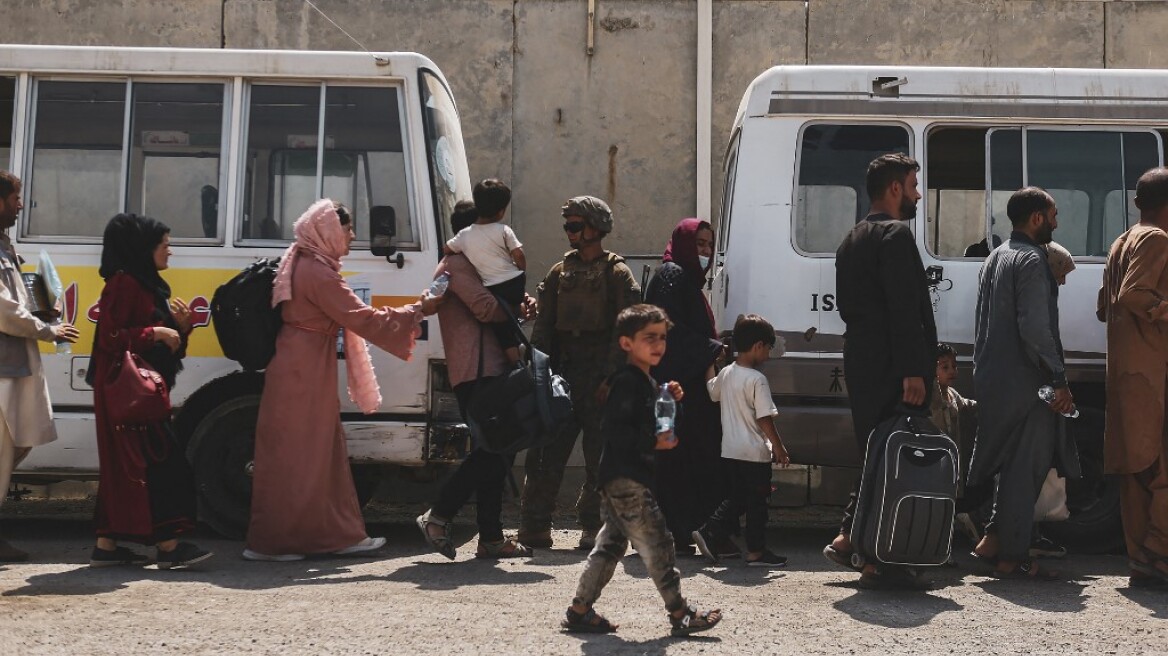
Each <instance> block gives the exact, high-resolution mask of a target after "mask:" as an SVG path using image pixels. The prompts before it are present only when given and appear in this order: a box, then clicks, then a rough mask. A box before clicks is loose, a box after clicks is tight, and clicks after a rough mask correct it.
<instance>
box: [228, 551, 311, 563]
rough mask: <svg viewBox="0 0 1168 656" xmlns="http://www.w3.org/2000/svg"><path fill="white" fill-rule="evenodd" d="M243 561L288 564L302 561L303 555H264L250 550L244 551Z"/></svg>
mask: <svg viewBox="0 0 1168 656" xmlns="http://www.w3.org/2000/svg"><path fill="white" fill-rule="evenodd" d="M243 559H244V560H255V561H261V562H272V563H290V562H292V561H294V560H304V554H265V553H260V552H258V551H252V550H251V549H244V550H243Z"/></svg>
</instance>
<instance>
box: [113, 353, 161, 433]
mask: <svg viewBox="0 0 1168 656" xmlns="http://www.w3.org/2000/svg"><path fill="white" fill-rule="evenodd" d="M105 391H106V394H107V398H108V399H109V401H110V402H109V403H108V404H107V405H106V410H107V414H108V415H109V418H110V421H111V422H112V423H113V425H114V426H138V425H142V424H154V423H158V422H160V421H165V420H167V419H169V418H170V391H169V390H167V389H166V381H165V380H163V379H162V374H159V373H158V372H157V371H155V370H154V368H153V367H151V366H150V365H149V364H147V363H146V361H145V360H143V359H142V357H141V356H140V355H137V354H136V353H131V352H130V351H126V352H125V353H123V354H122V358H121V360H119V361H117V362H115V363H114V366H113V368H112V369H110V372H109V375H108V377H107V378H106V381H105Z"/></svg>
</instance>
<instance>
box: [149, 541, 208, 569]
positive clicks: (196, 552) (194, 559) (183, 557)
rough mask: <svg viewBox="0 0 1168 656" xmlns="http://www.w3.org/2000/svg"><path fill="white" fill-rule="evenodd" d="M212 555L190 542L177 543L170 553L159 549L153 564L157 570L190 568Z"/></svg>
mask: <svg viewBox="0 0 1168 656" xmlns="http://www.w3.org/2000/svg"><path fill="white" fill-rule="evenodd" d="M213 555H214V554H212V553H211V552H210V551H207V550H206V549H203V548H202V547H199V546H197V545H194V544H191V543H190V542H179V543H178V546H177V547H175V548H174V549H172V550H170V551H163V550H161V549H159V550H158V557H156V558H155V559H154V562H156V563H158V569H174V568H176V567H190V566H191V565H194V564H196V563H201V562H203V561H204V560H207V559H208V558H210V557H211V556H213Z"/></svg>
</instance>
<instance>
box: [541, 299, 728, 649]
mask: <svg viewBox="0 0 1168 656" xmlns="http://www.w3.org/2000/svg"><path fill="white" fill-rule="evenodd" d="M669 327H670V321H669V317H667V316H666V315H665V311H664V310H662V309H661V308H659V307H656V306H653V305H644V304H638V305H633V306H631V307H629V308H626V309H625V310H623V311H622V312H621V313H620V314H619V315H618V316H617V319H616V332H617V335H618V341H619V343H620V347H621V349H622V350H623V351H624V352H625V353H626V354H627V364H626V366H624V367H623V368H621V369H619V370H618V371H617V372H616V373H614V374H613V375H612V376H611V378H610V379H609V385H610V392H609V394H608V398H607V400H606V401H605V404H604V417H603V419H602V420H601V433H602V434H603V435H604V440H605V441H604V450H603V452H602V454H601V456H600V467H599V470H598V475H597V484H598V488H599V492H600V498H601V516H602V518H603V520H604V526H603V527H601V529H600V533H599V534H598V535H597V537H596V546H595V547H594V548H593V549H592V552H591V553H589V554H588V562H587V566H586V567H585V569H584V573H583V574H581V575H580V583H579V585H578V586H577V588H576V596H575V598H574V599H572V605H571V606H570V607H569V608H568V611H567V613H566V618H565V619H564V621H563V622H561V623H560V626H562V627H563V628H564V629H566V630H568V631H578V632H588V633H611V632H613V631H616V629H617V625H616V624H613V623H611V622H609V621H608V620H607V619H605V618H604V617H603V616H601V615H600V614H598V613H597V612H596V611H595V610H593V609H592V604H593V603H595V602H596V600H597V599H598V598H599V597H600V593H601V591H602V590H604V586H605V585H607V584H608V582H609V581H610V580H612V575H613V572H614V571H615V569H616V564H617V562H619V561H620V559H621V557H623V556H624V554H625V551H626V550H627V549H628V546H629V542H632V543H633V546H634V547H635V548H636V549H637V553H639V554H640V555H641V559H642V560H643V561H644V562H645V567H646V569H648V570H649V576H650V577H652V579H653V582H654V583H655V584H656V585H657V590H658V592H660V593H661V597H662V599H664V600H665V608H666V610H668V611H669V622H670V625H671V627H672V630H671V633H672V635H675V636H681V635H688V634H690V633H696V632H698V631H705V630H706V629H711V628H713V627H714V626H715V625H716V624H717V623H718V622H719V621H721V619H722V612H721V611H720V610H711V611H699V610H698V609H697V608H695V607H693V606H690V605H688V604H687V603H686V601H685V598H684V597H682V596H681V573H680V572H678V571H677V567H676V561H677V554H676V552H675V550H674V544H673V536H672V534H671V533H670V532H669V529H668V528H667V527H666V526H665V516H664V515H663V514H662V513H661V509H660V508H659V507H658V506H657V501H656V500H655V499H654V498H653V492H652V491H651V490H652V488H653V469H654V467H653V454H654V451H664V450H668V449H672V448H673V447H675V446H676V445H677V438H676V437H675V436H674V435H673V431H666V432H664V433H657V424H656V417H655V414H654V404H655V402H656V398H657V394H658V392H657V382H656V381H654V380H653V378H652V377H651V376H650V375H649V368H650V367H652V366H654V365H656V364H657V363H658V362H660V361H661V356H662V355H664V354H665V334H666V332H668V330H669ZM667 388H668V390H669V392H670V393H671V394H672V395H673V398H674V399H675V400H681V397H682V396H683V392H682V389H681V386H680V385H678V384H677V383H676V382H674V381H670V382H669V383H668V385H667Z"/></svg>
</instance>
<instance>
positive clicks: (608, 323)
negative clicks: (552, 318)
mask: <svg viewBox="0 0 1168 656" xmlns="http://www.w3.org/2000/svg"><path fill="white" fill-rule="evenodd" d="M624 261H625V258H623V257H621V256H620V255H617V254H616V253H608V252H605V254H604V255H602V256H601V257H598V258H596V259H595V260H593V261H591V262H585V261H583V260H581V259H580V258H579V257H577V256H575V254H574V253H573V254H570V255H569V256H568V257H565V258H564V262H563V266H562V268H561V269H560V277H559V280H558V281H557V287H556V289H557V293H556V330H559V331H563V332H570V333H583V332H599V331H608V330H612V327H613V322H614V321H615V320H616V317H614V316H612V308H611V297H612V296H613V292H612V289H611V287H612V284H611V283H612V278H613V275H612V271H613V267H615V266H616V265H617V264H619V263H621V262H624Z"/></svg>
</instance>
